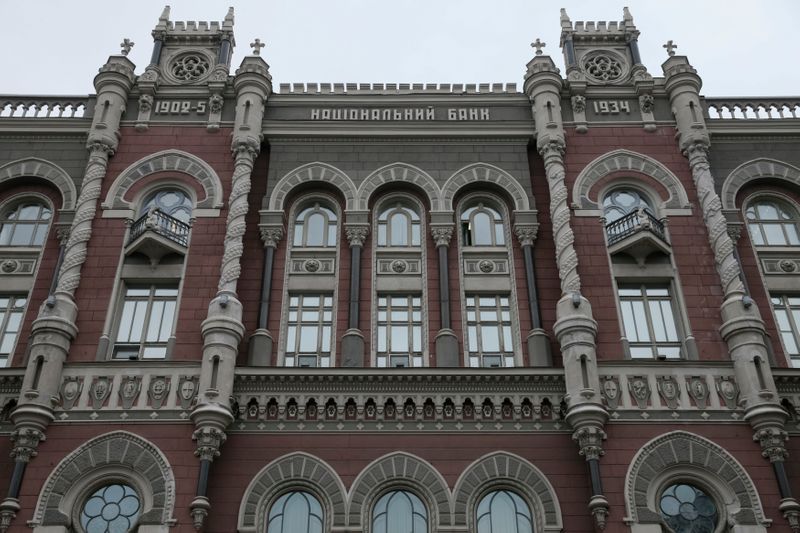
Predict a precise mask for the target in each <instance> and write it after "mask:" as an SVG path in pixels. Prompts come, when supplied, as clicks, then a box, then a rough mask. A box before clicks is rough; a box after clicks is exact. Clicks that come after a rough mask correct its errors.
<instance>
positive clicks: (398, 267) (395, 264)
mask: <svg viewBox="0 0 800 533" xmlns="http://www.w3.org/2000/svg"><path fill="white" fill-rule="evenodd" d="M407 269H408V264H407V263H406V262H405V261H401V260H400V259H396V260H394V261H392V270H394V271H395V272H396V273H398V274H402V273H403V272H405V271H406V270H407Z"/></svg>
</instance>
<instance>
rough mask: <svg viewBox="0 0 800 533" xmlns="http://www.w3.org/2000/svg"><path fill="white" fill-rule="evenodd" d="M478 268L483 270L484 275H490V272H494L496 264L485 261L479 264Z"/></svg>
mask: <svg viewBox="0 0 800 533" xmlns="http://www.w3.org/2000/svg"><path fill="white" fill-rule="evenodd" d="M478 268H480V269H481V272H483V273H484V274H488V273H489V272H493V271H494V262H492V261H489V260H488V259H484V260H483V261H481V262H480V263H478Z"/></svg>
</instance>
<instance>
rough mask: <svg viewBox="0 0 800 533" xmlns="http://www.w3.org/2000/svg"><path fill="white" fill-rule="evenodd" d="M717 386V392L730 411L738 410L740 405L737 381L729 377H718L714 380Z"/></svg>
mask: <svg viewBox="0 0 800 533" xmlns="http://www.w3.org/2000/svg"><path fill="white" fill-rule="evenodd" d="M714 382H715V383H716V385H717V392H718V393H719V396H720V398H722V401H723V402H725V406H726V407H727V408H728V409H736V405H737V404H738V403H739V387H738V386H737V385H736V381H735V380H734V379H733V378H732V377H729V376H717V377H715V378H714Z"/></svg>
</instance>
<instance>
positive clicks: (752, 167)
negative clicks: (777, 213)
mask: <svg viewBox="0 0 800 533" xmlns="http://www.w3.org/2000/svg"><path fill="white" fill-rule="evenodd" d="M765 178H770V179H778V180H781V181H786V182H788V183H790V184H792V185H795V186H800V168H798V167H795V166H793V165H790V164H789V163H784V162H783V161H778V160H776V159H767V158H758V159H753V160H752V161H748V162H746V163H742V164H741V165H739V166H738V167H736V168H735V169H734V170H733V171H732V172H731V173H730V174H728V177H727V178H725V181H723V182H722V192H721V193H720V197H721V199H722V208H723V209H736V196H737V195H738V194H739V191H740V190H741V189H742V187H744V186H745V185H747V184H748V183H750V182H751V181H754V180H758V179H765Z"/></svg>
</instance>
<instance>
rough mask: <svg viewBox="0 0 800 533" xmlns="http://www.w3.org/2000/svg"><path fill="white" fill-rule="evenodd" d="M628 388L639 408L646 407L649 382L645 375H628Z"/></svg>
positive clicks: (648, 395) (648, 396)
mask: <svg viewBox="0 0 800 533" xmlns="http://www.w3.org/2000/svg"><path fill="white" fill-rule="evenodd" d="M628 388H629V389H630V391H631V395H632V396H633V399H634V401H635V402H636V405H637V406H638V407H639V409H646V408H647V401H648V400H649V399H650V383H648V382H647V376H631V377H629V378H628Z"/></svg>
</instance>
